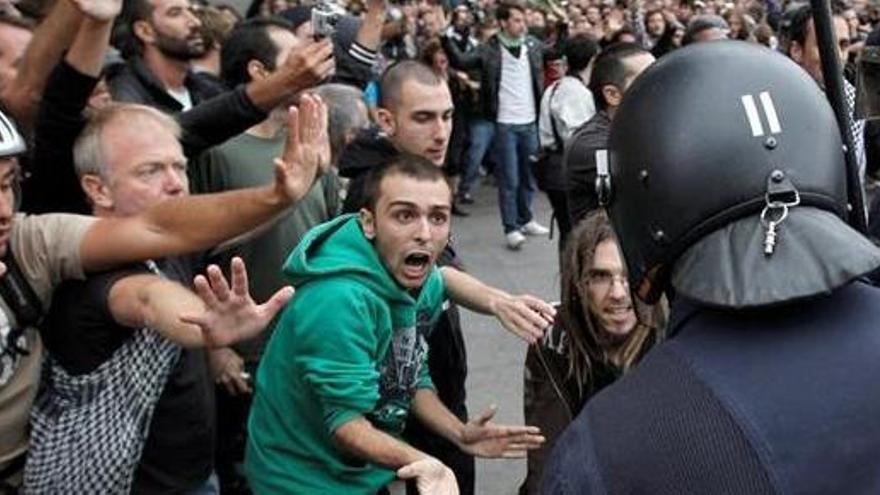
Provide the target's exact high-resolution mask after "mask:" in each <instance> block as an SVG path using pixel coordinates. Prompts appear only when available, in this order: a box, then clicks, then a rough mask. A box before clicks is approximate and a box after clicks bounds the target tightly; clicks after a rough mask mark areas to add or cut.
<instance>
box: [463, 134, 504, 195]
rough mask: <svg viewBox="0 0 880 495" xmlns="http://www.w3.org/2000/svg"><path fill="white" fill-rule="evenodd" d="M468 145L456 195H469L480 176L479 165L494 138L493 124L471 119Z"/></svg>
mask: <svg viewBox="0 0 880 495" xmlns="http://www.w3.org/2000/svg"><path fill="white" fill-rule="evenodd" d="M468 134H469V136H468V137H469V138H470V145H469V146H468V151H467V155H466V157H467V159H466V161H465V164H464V173H463V174H462V177H461V182H460V183H459V184H458V194H460V195H463V194H469V193H470V192H471V190H472V189H473V187H474V184H475V183H476V182H477V179H478V178H479V176H480V164H482V163H483V158H485V156H486V152H487V151H489V148H490V147H491V146H492V138H493V137H494V136H495V124H494V123H492V122H489V121H488V120H483V119H480V118H473V119H472V120H471V121H470V123H469V124H468Z"/></svg>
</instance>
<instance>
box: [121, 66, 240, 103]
mask: <svg viewBox="0 0 880 495" xmlns="http://www.w3.org/2000/svg"><path fill="white" fill-rule="evenodd" d="M107 83H108V85H109V86H110V94H112V95H113V99H114V100H115V101H121V102H127V103H140V104H142V105H148V106H151V107H155V108H158V109H159V110H162V111H163V112H168V113H179V112H180V111H181V110H183V105H181V104H180V102H179V101H177V100H175V99H174V98H173V97H172V96H171V95H169V94H168V92H167V91H166V90H165V86H164V85H163V84H162V83H161V82H160V81H159V79H157V78H156V76H155V75H154V74H153V72H152V71H150V68H149V67H147V64H146V63H144V61H143V59H142V58H141V57H132V59H131V60H129V61H128V62H126V64H125V66H124V67H122V68H121V69H120V70H118V71H116V72H115V73H114V74H113V76H112V77H111V78H110V79H109V80H108V81H107ZM183 84H184V86H185V87H186V89H187V90H189V94H190V96H191V97H192V103H193V107H195V106H196V105H198V104H199V103H201V102H203V101H205V100H207V99H209V98H211V97H214V96H217V95H219V94H220V93H222V92H223V91H224V89H225V88H224V87H223V86H222V85H219V84H217V83H216V82H215V81H214V80H211V79H210V78H208V77H202V76H199V75H198V74H196V73H194V72H190V73H189V74H187V76H186V79H185V80H184V82H183Z"/></svg>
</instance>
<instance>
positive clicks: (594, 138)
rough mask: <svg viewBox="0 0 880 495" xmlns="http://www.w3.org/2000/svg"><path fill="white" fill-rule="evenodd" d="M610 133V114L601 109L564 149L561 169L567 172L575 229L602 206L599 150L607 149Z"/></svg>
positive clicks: (566, 182) (566, 188)
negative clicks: (599, 189)
mask: <svg viewBox="0 0 880 495" xmlns="http://www.w3.org/2000/svg"><path fill="white" fill-rule="evenodd" d="M610 132H611V118H610V117H609V116H608V112H607V111H605V110H600V111H598V112H596V115H593V117H592V118H590V120H588V121H586V122H584V123H583V124H582V125H581V126H580V127H578V128H577V130H576V131H574V134H572V135H571V138H570V139H569V140H568V143H567V144H566V146H565V154H564V155H563V158H562V168H563V169H564V170H565V191H566V194H567V195H568V211H569V214H570V216H571V225H572V226H575V225H577V224H578V222H579V221H580V220H581V219H583V218H584V217H585V216H587V213H589V212H591V211H593V210H595V209H596V208H598V207H599V198H598V196H597V195H596V150H601V149H606V148H607V147H608V135H609V133H610Z"/></svg>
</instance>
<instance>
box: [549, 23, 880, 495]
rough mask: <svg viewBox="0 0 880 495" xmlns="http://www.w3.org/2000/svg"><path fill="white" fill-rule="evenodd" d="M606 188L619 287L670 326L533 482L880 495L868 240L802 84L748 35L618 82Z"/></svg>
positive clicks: (614, 488) (595, 488)
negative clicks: (619, 98)
mask: <svg viewBox="0 0 880 495" xmlns="http://www.w3.org/2000/svg"><path fill="white" fill-rule="evenodd" d="M609 156H610V173H609V175H610V177H607V180H606V181H601V182H602V183H603V184H604V186H603V187H601V189H602V193H603V194H604V195H605V196H607V197H608V203H607V204H608V211H609V214H610V216H611V218H612V221H613V223H614V226H615V229H616V231H617V233H618V237H619V239H620V244H621V247H622V250H623V254H624V256H625V259H626V261H627V264H628V266H629V280H630V286H631V288H632V290H633V291H634V293H635V294H636V295H637V296H638V297H639V298H641V299H643V300H645V301H648V302H653V301H655V300H656V299H657V298H658V297H659V296H660V295H661V294H664V293H665V294H667V295H668V296H670V299H671V301H672V303H671V318H670V319H671V321H670V326H669V329H668V333H669V335H670V338H669V340H668V341H667V342H665V343H664V344H662V345H660V346H658V347H657V348H655V349H654V350H653V351H652V352H651V353H650V354H649V355H648V356H647V357H646V359H645V360H644V361H643V362H642V363H641V364H640V365H639V367H637V368H636V369H635V370H634V371H632V372H631V373H629V374H628V375H626V376H625V377H624V378H623V379H622V380H620V381H618V382H617V383H615V384H614V385H612V386H611V387H609V388H608V389H606V390H605V391H604V392H602V393H600V394H599V395H598V396H596V397H595V398H594V399H592V400H591V401H590V402H589V403H588V404H587V406H586V407H585V409H584V411H583V412H582V413H581V414H580V415H579V416H578V417H577V419H576V420H575V421H574V423H573V424H572V425H571V427H570V428H569V429H568V430H567V431H566V432H565V433H564V435H563V437H562V438H561V439H560V440H559V441H558V443H557V447H556V449H555V450H554V452H553V454H552V460H551V463H550V465H549V466H548V468H547V470H546V471H545V478H544V484H543V490H544V493H548V494H554V495H560V494H574V493H577V494H590V493H651V494H666V493H670V494H672V493H676V494H678V493H700V494H702V493H712V494H724V493H732V494H742V493H749V494H759V493H848V494H852V493H878V491H880V421H878V420H877V418H878V417H880V391H878V387H877V385H876V380H877V378H876V377H877V376H880V332H878V331H877V330H878V329H877V325H878V322H880V291H878V290H877V289H875V288H873V287H871V286H869V285H867V284H865V283H863V282H861V281H860V280H859V277H860V276H861V275H862V274H864V273H866V272H868V271H870V270H872V269H874V268H876V267H877V266H878V265H880V250H878V248H877V247H875V246H874V245H873V244H872V243H871V242H870V241H868V240H867V239H866V238H865V237H863V236H862V235H861V234H859V233H858V232H856V231H855V230H853V229H852V228H850V227H849V226H848V225H847V223H846V222H845V221H844V218H846V215H847V203H846V198H847V194H846V183H845V167H844V155H843V152H842V144H841V139H840V136H839V132H838V129H837V126H836V123H835V120H834V115H833V112H832V111H831V108H830V107H829V105H828V103H827V102H826V100H825V97H824V95H823V94H822V93H821V91H820V90H819V88H818V87H817V86H816V84H815V82H813V80H812V79H811V78H810V76H809V75H808V74H807V73H806V72H804V71H803V70H802V69H801V68H799V67H798V66H796V65H795V64H794V63H793V62H791V61H790V60H787V59H786V58H785V57H783V56H781V55H779V54H776V53H774V52H771V51H769V50H767V49H764V48H760V47H757V46H755V45H748V44H745V43H741V42H733V41H720V42H715V43H706V44H699V45H695V46H693V47H688V48H685V49H682V50H680V51H678V52H675V53H673V54H671V55H669V56H668V57H664V58H663V59H661V60H660V61H659V62H658V63H656V64H655V65H654V66H653V67H651V68H649V69H648V70H647V71H646V72H645V73H643V74H642V75H641V76H640V78H639V79H638V80H636V81H635V83H634V84H633V86H632V87H631V88H630V89H629V92H628V93H627V96H626V97H625V99H624V101H623V104H622V106H621V108H620V109H619V111H618V115H617V117H616V118H615V121H614V123H613V125H612V129H611V137H610V155H609Z"/></svg>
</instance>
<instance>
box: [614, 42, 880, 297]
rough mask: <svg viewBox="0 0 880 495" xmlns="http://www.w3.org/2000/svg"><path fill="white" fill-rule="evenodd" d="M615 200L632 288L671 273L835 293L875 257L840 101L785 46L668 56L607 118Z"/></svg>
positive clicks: (697, 292) (767, 293) (703, 286)
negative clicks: (860, 219)
mask: <svg viewBox="0 0 880 495" xmlns="http://www.w3.org/2000/svg"><path fill="white" fill-rule="evenodd" d="M609 147H610V156H609V159H610V187H611V194H610V201H609V203H608V205H607V206H608V210H609V214H610V216H611V219H612V221H613V223H614V226H615V229H616V231H617V234H618V237H619V240H620V244H621V247H622V249H623V253H624V256H625V258H626V261H627V264H628V266H629V274H630V275H629V276H630V284H631V286H632V287H633V288H634V290H635V292H636V295H638V296H639V297H640V298H641V299H644V300H646V301H647V302H654V301H656V300H657V298H659V296H660V294H661V293H663V292H664V291H665V290H666V289H667V288H668V287H669V285H671V286H672V287H673V288H674V290H675V293H676V294H677V295H679V296H684V297H686V298H688V299H691V300H695V301H697V302H700V303H703V304H709V305H712V306H718V307H727V308H744V307H759V306H766V305H770V304H779V303H783V302H787V301H792V300H797V299H802V298H805V297H810V296H814V295H817V294H822V293H827V292H829V291H831V290H833V289H834V288H836V287H839V286H841V285H843V284H844V283H846V282H848V281H850V280H852V279H853V278H855V277H857V276H859V275H862V274H864V273H866V272H868V271H870V270H871V269H873V268H876V267H877V266H880V250H878V249H877V248H876V247H874V245H873V244H872V243H871V242H870V241H868V240H867V239H866V238H865V237H863V236H861V235H860V234H858V233H857V232H856V231H855V230H853V229H852V228H850V227H849V226H848V225H847V224H846V222H845V221H844V218H846V213H847V211H846V198H847V194H846V168H845V166H844V154H843V146H842V143H841V139H840V133H839V131H838V128H837V124H836V121H835V118H834V114H833V112H832V110H831V107H830V106H829V105H828V103H827V100H826V99H825V96H824V94H823V93H822V92H821V91H820V89H819V87H818V86H817V84H816V82H815V81H814V80H813V79H812V78H811V77H810V76H809V75H808V74H807V73H806V72H805V71H804V70H803V69H801V68H800V67H798V66H797V65H796V64H795V63H794V62H792V61H791V60H789V59H788V58H786V57H784V56H783V55H780V54H778V53H776V52H773V51H771V50H768V49H766V48H763V47H760V46H757V45H754V44H749V43H744V42H739V41H718V42H713V43H700V44H697V45H694V46H690V47H687V48H684V49H681V50H677V51H675V52H673V53H671V54H670V55H668V56H666V57H663V58H662V59H660V60H659V61H658V62H657V63H655V64H654V65H653V66H651V67H650V68H648V69H647V70H646V71H645V72H644V73H643V74H642V75H641V76H640V77H639V78H638V79H636V81H635V82H634V83H633V85H632V86H631V87H630V88H629V89H628V90H627V93H626V96H625V97H624V100H623V102H622V104H621V106H620V107H619V108H618V110H617V112H616V114H615V116H614V120H613V123H612V126H611V136H610V139H609Z"/></svg>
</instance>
